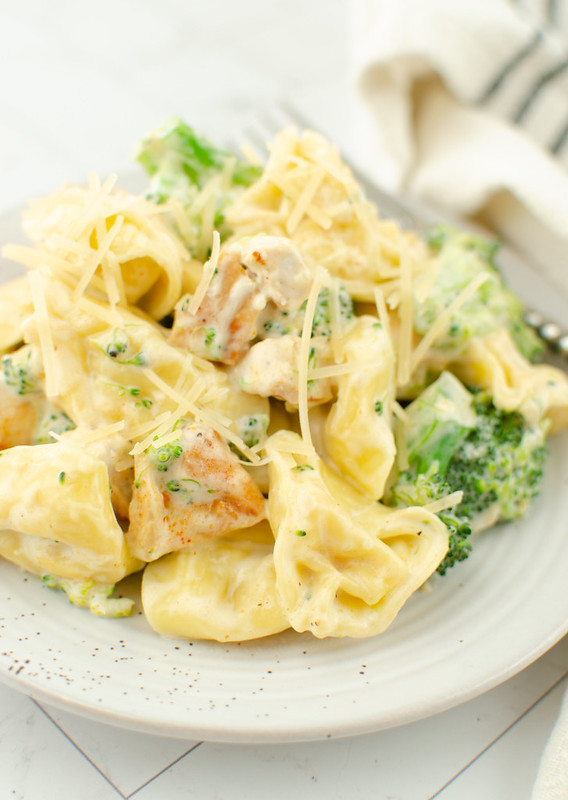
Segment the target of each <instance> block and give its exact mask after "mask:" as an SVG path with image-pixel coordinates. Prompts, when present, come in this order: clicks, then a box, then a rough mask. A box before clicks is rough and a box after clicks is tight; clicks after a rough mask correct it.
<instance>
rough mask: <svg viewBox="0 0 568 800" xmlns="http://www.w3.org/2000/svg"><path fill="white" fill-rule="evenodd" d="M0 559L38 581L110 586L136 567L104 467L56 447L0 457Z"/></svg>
mask: <svg viewBox="0 0 568 800" xmlns="http://www.w3.org/2000/svg"><path fill="white" fill-rule="evenodd" d="M0 485H1V486H2V492H1V493H0V554H1V555H2V556H4V557H5V558H8V559H9V560H10V561H14V562H15V563H16V564H20V565H21V566H23V567H24V568H25V569H27V570H29V571H30V572H33V573H35V574H37V575H43V574H55V575H57V576H59V577H62V578H75V579H85V578H93V579H94V580H96V581H100V582H102V583H115V582H116V581H119V580H121V579H122V578H124V576H125V575H128V574H129V573H131V572H134V571H136V570H138V569H139V568H140V566H141V563H140V562H139V561H137V560H136V559H135V558H133V557H132V556H131V555H130V552H129V549H128V546H127V543H126V539H125V537H124V532H123V530H122V528H121V527H120V525H119V524H118V522H117V521H116V517H115V515H114V512H113V509H112V505H111V501H110V493H109V480H108V471H107V468H106V466H105V464H104V463H103V462H102V461H100V460H98V459H95V458H93V457H92V456H90V455H88V454H86V453H84V452H82V451H81V450H80V449H79V448H77V447H74V446H72V445H70V444H64V443H62V442H55V443H53V444H46V445H39V446H35V447H34V446H32V447H28V446H21V447H13V448H10V449H9V450H4V451H2V453H1V457H0Z"/></svg>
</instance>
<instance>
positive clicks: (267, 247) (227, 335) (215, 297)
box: [170, 235, 311, 364]
mask: <svg viewBox="0 0 568 800" xmlns="http://www.w3.org/2000/svg"><path fill="white" fill-rule="evenodd" d="M310 284H311V275H310V271H309V270H308V268H307V266H306V265H305V263H304V261H303V259H302V257H301V256H300V254H299V252H298V250H297V249H296V248H295V247H294V245H293V244H292V242H291V241H290V240H289V239H286V238H284V237H276V236H264V235H260V236H254V237H251V238H249V239H243V240H241V241H238V242H234V243H233V244H230V245H228V246H227V247H225V248H224V249H223V250H222V251H221V254H220V256H219V260H218V263H217V270H216V272H215V274H214V275H213V277H212V279H211V283H210V284H209V286H208V288H207V292H206V293H205V296H204V298H203V300H202V302H201V305H200V306H199V308H198V309H197V312H196V313H195V314H192V313H191V312H190V310H189V306H190V301H191V297H190V295H186V296H185V297H183V298H182V299H181V301H180V302H179V303H178V305H177V307H176V311H175V319H174V326H173V330H172V333H171V337H170V341H171V343H172V344H174V345H177V346H178V347H186V348H187V349H188V350H190V351H191V352H192V353H195V354H196V355H199V356H201V357H203V358H207V359H209V360H210V361H221V362H222V363H224V364H234V363H235V362H236V361H237V360H238V359H239V357H240V356H241V355H242V353H243V352H244V351H245V350H246V348H247V346H248V343H249V342H250V341H252V339H254V338H255V336H256V334H257V322H258V317H259V315H260V313H261V312H262V311H263V309H264V308H265V307H266V305H267V303H272V304H273V305H274V306H275V307H276V308H279V309H284V310H296V309H298V308H299V306H300V305H301V304H302V302H303V301H304V300H305V299H306V297H307V296H308V293H309V290H310Z"/></svg>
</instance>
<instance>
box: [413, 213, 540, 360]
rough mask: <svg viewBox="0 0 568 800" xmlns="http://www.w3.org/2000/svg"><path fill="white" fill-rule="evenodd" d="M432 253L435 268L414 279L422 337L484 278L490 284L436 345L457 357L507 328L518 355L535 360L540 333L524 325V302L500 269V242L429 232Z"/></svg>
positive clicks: (446, 230)
mask: <svg viewBox="0 0 568 800" xmlns="http://www.w3.org/2000/svg"><path fill="white" fill-rule="evenodd" d="M426 241H427V243H428V245H429V247H430V249H431V251H432V255H433V260H432V263H431V269H430V270H427V271H426V272H424V273H422V274H421V275H419V276H417V277H416V280H415V283H414V288H415V298H414V327H415V329H416V331H417V332H418V333H420V334H422V335H423V334H425V333H426V331H427V330H428V329H429V328H430V327H431V326H432V325H433V324H434V322H435V321H436V319H438V317H439V316H440V314H441V313H442V312H443V311H444V309H445V308H447V307H448V306H449V305H450V303H452V302H453V300H455V299H456V298H457V297H458V296H459V295H460V294H461V292H463V290H464V289H466V287H467V286H469V285H470V284H471V282H472V281H473V280H475V279H476V278H477V277H478V276H479V275H480V274H482V275H485V276H486V280H485V281H484V282H483V283H482V284H481V285H480V286H479V287H478V289H477V291H475V292H474V294H473V296H472V297H470V298H469V299H468V300H467V301H466V302H465V303H464V304H463V305H462V306H461V307H460V308H459V309H458V310H457V311H456V313H455V314H454V315H453V316H452V318H451V321H450V325H449V328H448V331H447V333H446V335H445V336H443V337H442V338H441V339H440V340H439V341H438V342H436V346H437V347H440V348H441V349H444V350H455V351H457V352H459V351H460V350H461V349H463V347H464V346H465V345H466V344H467V342H468V340H469V339H471V338H473V337H475V336H483V335H485V334H488V333H491V332H492V331H495V330H497V329H499V328H503V327H505V328H506V329H507V330H508V331H509V332H510V334H511V336H512V337H513V339H514V341H515V342H516V344H517V346H518V347H519V349H520V351H521V352H522V353H523V355H524V356H525V357H526V358H527V359H528V360H529V361H535V360H537V358H538V357H539V356H540V355H541V353H542V351H543V345H542V342H541V340H540V339H539V337H538V336H537V334H536V333H535V332H534V331H533V330H532V328H530V327H529V326H528V325H526V324H525V322H524V319H523V305H522V303H521V301H520V300H519V299H518V298H517V297H516V296H515V295H514V294H513V293H512V292H511V291H510V290H509V289H508V288H507V287H506V285H505V283H504V280H503V278H502V276H501V274H500V272H499V270H498V268H497V266H496V263H495V256H496V254H497V252H498V250H499V242H497V241H493V240H489V239H486V238H484V237H482V236H476V235H472V234H470V233H467V232H464V231H460V230H458V229H456V228H453V227H451V226H448V225H438V226H436V227H434V228H432V229H430V230H429V231H427V233H426Z"/></svg>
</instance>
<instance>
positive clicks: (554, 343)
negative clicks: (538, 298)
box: [524, 311, 568, 357]
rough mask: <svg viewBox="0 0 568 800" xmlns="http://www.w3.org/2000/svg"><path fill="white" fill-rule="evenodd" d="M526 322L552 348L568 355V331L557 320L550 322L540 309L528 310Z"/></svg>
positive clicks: (563, 354)
mask: <svg viewBox="0 0 568 800" xmlns="http://www.w3.org/2000/svg"><path fill="white" fill-rule="evenodd" d="M524 318H525V322H526V323H527V325H528V326H529V327H530V328H532V329H533V330H534V331H536V333H537V334H538V335H539V336H540V338H541V339H542V340H543V342H545V343H546V344H547V345H548V346H549V347H550V348H551V349H552V350H555V351H556V352H557V353H560V355H562V356H566V357H568V333H567V332H566V331H563V330H562V328H561V327H560V326H559V325H557V324H556V323H555V322H549V321H548V320H546V319H545V318H544V317H543V316H542V315H541V314H540V313H539V312H538V311H526V312H525V317H524Z"/></svg>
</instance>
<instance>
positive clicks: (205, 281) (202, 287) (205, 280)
mask: <svg viewBox="0 0 568 800" xmlns="http://www.w3.org/2000/svg"><path fill="white" fill-rule="evenodd" d="M220 250H221V237H220V236H219V232H218V231H213V246H212V248H211V258H210V259H209V260H208V261H206V262H205V264H204V265H203V272H202V273H201V280H200V281H199V284H198V286H197V289H196V290H195V292H194V294H193V297H192V298H191V300H190V302H189V305H188V307H187V310H188V313H190V314H192V315H194V314H197V310H198V308H199V306H200V305H201V303H202V302H203V298H204V297H205V295H206V293H207V289H208V288H209V284H210V283H211V279H212V278H213V275H214V274H215V270H216V269H217V263H218V261H219V253H220Z"/></svg>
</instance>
